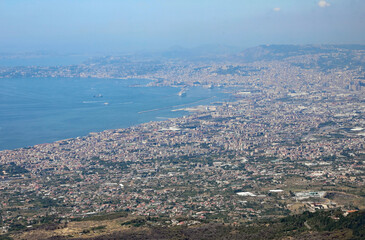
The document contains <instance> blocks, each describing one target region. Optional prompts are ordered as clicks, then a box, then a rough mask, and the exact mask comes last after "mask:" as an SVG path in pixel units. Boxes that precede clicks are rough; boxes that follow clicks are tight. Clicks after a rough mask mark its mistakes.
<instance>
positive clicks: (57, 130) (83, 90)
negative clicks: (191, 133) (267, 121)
mask: <svg viewBox="0 0 365 240" xmlns="http://www.w3.org/2000/svg"><path fill="white" fill-rule="evenodd" d="M148 82H149V80H141V79H129V80H123V79H89V78H88V79H86V78H19V79H0V150H4V149H15V148H21V147H27V146H33V145H36V144H41V143H47V142H54V141H58V140H61V139H67V138H74V137H78V136H85V135H87V134H88V133H90V132H99V131H103V130H106V129H116V128H125V127H130V126H133V125H137V124H140V123H145V122H149V121H161V120H164V119H168V118H174V117H181V116H183V115H186V114H188V113H187V112H184V111H171V110H173V109H177V108H182V107H189V106H195V105H205V104H210V103H212V102H217V101H223V100H225V99H226V98H227V97H228V95H227V94H225V93H223V92H222V91H221V90H220V89H205V88H199V87H195V88H190V89H188V91H187V95H186V97H180V96H178V92H179V91H180V90H181V89H180V88H173V87H145V86H144V85H146V84H147V83H148ZM151 110H152V111H151Z"/></svg>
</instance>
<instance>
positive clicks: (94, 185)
mask: <svg viewBox="0 0 365 240" xmlns="http://www.w3.org/2000/svg"><path fill="white" fill-rule="evenodd" d="M255 50H256V51H257V54H256V55H255V54H253V52H254V51H255ZM263 50H265V51H264V52H265V54H262V52H263ZM250 54H251V55H254V57H252V56H251V55H250ZM260 54H261V55H260ZM364 62H365V50H364V48H363V47H362V46H358V47H357V48H356V47H354V48H350V47H346V46H321V47H313V46H304V47H297V48H295V49H294V50H291V51H287V50H285V51H284V50H283V49H282V48H279V47H277V46H271V47H270V46H263V47H259V48H257V49H251V50H250V51H246V52H244V53H242V54H238V55H234V56H230V57H222V58H221V60H219V61H218V60H216V59H215V60H212V59H198V60H195V61H187V60H185V59H164V60H161V61H157V60H154V59H142V60H141V62H138V61H137V60H136V59H134V58H133V57H131V56H128V57H114V58H112V57H106V58H103V59H98V60H95V61H94V62H90V63H85V64H83V65H80V66H68V67H58V68H49V67H45V68H39V67H29V68H15V69H9V68H3V69H0V76H1V77H6V78H9V77H22V76H34V77H50V76H51V77H100V78H124V79H127V78H136V77H140V78H147V79H152V80H154V81H152V82H151V83H149V86H175V87H179V88H181V89H184V90H185V89H186V91H187V94H189V93H188V88H189V87H193V86H203V87H206V88H212V87H214V88H221V89H222V91H227V92H229V93H230V94H231V95H232V100H231V101H228V102H216V103H215V104H213V105H210V106H198V107H194V108H189V109H174V111H180V110H185V111H189V112H190V114H188V115H187V116H185V117H182V118H175V119H169V120H166V121H161V122H149V123H145V124H141V125H137V126H134V127H130V128H126V129H115V130H106V131H103V132H100V133H90V134H89V135H87V136H84V137H78V138H74V139H66V140H61V141H57V142H54V143H47V144H40V145H36V146H33V147H28V148H22V149H16V150H5V151H1V152H0V170H1V172H0V193H1V197H2V201H1V203H0V204H1V205H0V211H1V218H2V219H1V221H2V222H1V226H2V230H3V232H4V233H5V232H8V231H10V230H11V228H12V227H14V224H15V223H16V224H20V225H22V226H24V227H28V228H30V229H31V228H32V225H34V224H38V223H39V222H41V221H42V219H45V218H47V217H50V216H52V218H53V219H62V220H64V221H69V220H71V219H75V218H83V217H87V216H91V215H95V214H101V213H111V212H119V211H123V212H128V213H129V214H130V215H133V216H147V217H166V219H168V220H166V221H164V222H163V223H159V224H162V225H164V224H165V225H169V226H173V225H194V224H199V223H202V222H207V221H209V222H220V223H229V224H239V223H243V222H250V221H253V220H260V219H270V218H278V217H283V216H286V215H289V214H294V213H301V212H303V211H305V210H309V211H312V212H314V211H316V210H318V209H341V211H343V212H344V213H346V212H348V211H357V210H361V209H364V207H365V197H364V196H365V195H364V194H365V188H364V186H365V174H364V167H365V165H364V161H365V148H364V147H365V105H364V101H365V94H364V92H365V77H364ZM121 81H127V80H121ZM141 114H143V113H141Z"/></svg>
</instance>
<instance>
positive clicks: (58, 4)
mask: <svg viewBox="0 0 365 240" xmlns="http://www.w3.org/2000/svg"><path fill="white" fill-rule="evenodd" d="M364 13H365V0H0V36H1V37H0V51H1V52H13V51H35V50H51V51H57V52H123V51H135V50H151V49H166V48H169V47H171V46H176V45H179V46H183V47H195V46H198V45H205V44H221V45H231V46H237V47H240V48H245V47H250V46H255V45H259V44H279V43H293V44H302V43H365V14H364Z"/></svg>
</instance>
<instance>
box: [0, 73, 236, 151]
mask: <svg viewBox="0 0 365 240" xmlns="http://www.w3.org/2000/svg"><path fill="white" fill-rule="evenodd" d="M45 79H49V78H45ZM2 80H3V79H2ZM55 80H59V79H55ZM66 80H67V81H68V80H71V82H70V83H72V82H73V80H74V81H81V82H86V83H87V82H89V81H93V80H95V79H85V78H80V79H75V78H72V79H64V78H62V79H61V81H66ZM104 80H105V79H96V81H104ZM108 80H111V81H109V83H110V84H111V85H113V84H114V80H119V79H108ZM22 81H26V79H23V80H22ZM36 81H37V79H36ZM141 81H142V84H140V85H139V86H131V84H133V83H134V82H137V83H141ZM151 82H153V80H150V79H133V80H132V81H125V82H117V83H120V84H122V87H124V88H126V91H127V90H129V91H136V90H137V91H140V89H142V90H141V91H142V92H146V91H149V90H150V88H151V89H152V92H153V94H155V95H156V96H159V95H161V94H162V95H163V96H165V98H166V99H168V100H167V101H165V102H164V103H163V104H164V105H165V106H162V107H157V108H154V107H153V106H152V105H153V104H152V105H151V103H148V104H149V105H151V108H150V109H147V110H144V109H143V110H142V111H138V112H137V111H136V110H135V109H133V104H134V105H136V104H138V106H137V107H139V108H141V107H142V105H143V104H144V103H142V100H141V101H139V102H138V103H136V102H135V101H133V99H132V100H130V99H129V100H128V99H126V100H125V101H120V99H119V101H116V100H113V99H111V100H110V99H107V97H108V96H107V95H108V94H103V95H104V96H103V98H101V99H100V101H99V100H98V101H95V100H94V99H93V98H90V99H80V100H78V102H76V104H78V106H77V107H78V108H80V109H81V110H82V109H84V108H85V109H86V110H84V111H88V109H89V108H91V109H94V110H93V111H95V113H94V112H92V114H93V115H95V117H91V116H90V118H96V120H95V122H96V123H95V124H93V123H92V121H94V120H92V121H88V120H84V122H86V123H85V125H88V124H89V125H90V124H92V125H93V126H94V127H93V128H92V129H91V128H90V130H88V131H83V132H81V131H79V129H77V130H78V132H76V133H75V134H72V130H70V129H64V130H63V131H62V134H63V136H64V137H62V136H61V137H57V136H55V134H54V132H51V134H53V136H50V137H48V138H45V140H39V139H38V136H37V135H34V136H35V137H34V139H35V141H34V144H32V143H30V144H23V145H21V144H18V145H17V146H15V147H6V145H4V144H3V145H2V144H1V142H3V143H4V142H5V141H6V140H5V138H6V137H7V136H10V135H12V136H15V135H16V134H13V133H12V132H11V133H8V134H5V133H6V127H5V129H4V128H2V129H1V131H2V136H4V137H3V141H0V145H2V146H5V147H4V149H1V150H0V151H6V150H10V151H11V150H17V149H22V148H27V147H32V146H35V145H39V144H45V143H53V142H56V141H62V140H63V139H69V138H77V137H80V136H81V137H82V136H86V135H88V134H89V133H90V132H102V131H105V130H108V129H120V128H128V127H133V126H137V125H139V124H143V123H147V122H151V121H163V120H165V119H171V118H179V117H183V116H187V115H189V114H191V112H190V111H189V110H188V109H189V108H190V107H195V106H196V105H197V104H199V103H204V105H210V104H212V100H216V99H227V97H228V96H229V95H228V94H227V93H225V92H223V91H222V89H219V91H218V90H215V91H214V92H211V90H208V89H205V88H199V87H195V88H191V90H189V91H192V93H191V94H189V96H188V97H184V98H181V97H178V96H177V95H175V93H174V92H175V91H176V90H177V89H176V88H175V87H160V86H153V87H149V86H147V85H148V84H149V83H151ZM142 85H143V86H142ZM119 87H120V86H119ZM194 91H197V92H198V93H201V92H203V93H205V96H194V94H195V93H194ZM160 92H161V93H160ZM215 93H218V96H217V94H215ZM66 94H69V93H66ZM95 94H98V92H95ZM95 94H89V95H93V96H94V95H95ZM196 95H199V94H196ZM142 97H144V96H142ZM145 98H147V100H150V99H148V96H147V97H145ZM151 98H152V97H151ZM170 99H172V100H173V101H175V103H177V104H173V102H170V101H169V100H170ZM61 101H64V99H62V100H61ZM181 101H182V102H181ZM85 102H87V103H88V104H85ZM105 102H108V103H110V104H108V105H105V104H104V103H105ZM121 102H123V103H125V102H128V103H129V104H121ZM147 102H148V101H147ZM152 102H153V101H152ZM179 102H180V103H179ZM73 104H74V103H73ZM80 104H81V105H80ZM82 104H83V105H85V106H83V105H82ZM157 104H158V103H157ZM166 104H173V105H167V106H166ZM86 105H87V106H86ZM155 106H156V104H155ZM72 107H73V106H71V112H65V113H64V114H66V115H67V114H69V115H72V116H70V117H69V118H70V120H69V121H68V120H67V119H66V120H63V121H68V122H66V124H68V125H69V124H71V123H70V122H71V121H75V120H76V119H77V118H78V119H79V118H80V116H79V115H81V114H84V113H80V114H78V113H72ZM144 108H145V107H144ZM176 108H179V109H176ZM123 109H132V110H133V111H134V112H135V113H133V114H134V117H135V120H134V121H133V119H132V116H130V115H131V114H130V113H129V112H128V111H129V110H123ZM53 110H54V109H53ZM53 110H52V111H53ZM56 110H57V109H56ZM56 110H55V111H56ZM132 110H131V111H132ZM90 111H91V110H90ZM98 111H99V112H100V111H101V112H100V114H98V115H96V112H98ZM121 111H125V113H124V114H123V113H121ZM113 112H115V113H113ZM39 114H40V113H39ZM108 114H109V115H108ZM133 114H132V115H133ZM124 115H125V116H124ZM137 115H138V116H137ZM3 116H4V114H3ZM126 117H127V118H128V117H129V119H128V120H126V119H125V118H126ZM107 118H112V119H113V120H111V123H112V124H111V125H113V126H111V127H108V126H107V127H97V123H98V122H104V121H105V120H107ZM73 119H75V120H73ZM118 119H121V121H118ZM0 120H1V119H0ZM51 120H54V119H51ZM39 121H42V119H40V120H39ZM44 121H45V120H44ZM78 121H82V119H81V120H78ZM107 121H108V120H107ZM0 124H1V121H0ZM31 124H33V125H36V123H35V121H33V120H32V122H31ZM76 124H79V123H76ZM103 124H104V123H103ZM2 125H5V126H6V124H4V123H2ZM24 125H27V124H26V123H25V124H23V128H25V127H27V126H25V127H24ZM13 126H14V127H13V129H15V131H18V130H17V129H16V125H15V123H14V124H13ZM95 126H96V127H95ZM104 126H105V125H104ZM31 127H32V126H29V128H31ZM47 127H48V128H50V129H53V128H52V126H51V125H41V123H39V124H38V126H36V127H33V129H31V130H32V131H35V134H38V133H37V131H40V132H41V134H43V135H45V134H46V133H47ZM82 127H83V126H82ZM64 128H67V127H66V126H65V127H64ZM37 129H39V130H37ZM19 131H20V130H19ZM8 132H9V131H8ZM21 134H22V135H25V136H26V135H27V133H26V132H25V133H24V132H21ZM29 135H30V134H28V139H26V140H27V141H28V142H32V141H33V140H32V139H31V138H32V137H33V136H29ZM19 136H20V135H19ZM14 139H15V137H13V139H11V140H9V141H14ZM21 140H22V141H24V142H25V140H23V139H21ZM6 144H8V143H6ZM8 145H11V144H8ZM13 145H15V144H13Z"/></svg>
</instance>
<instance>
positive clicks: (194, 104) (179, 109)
mask: <svg viewBox="0 0 365 240" xmlns="http://www.w3.org/2000/svg"><path fill="white" fill-rule="evenodd" d="M46 79H47V78H46ZM70 79H71V80H72V78H70ZM83 79H84V78H83ZM131 79H132V78H131ZM135 80H137V81H139V80H141V81H149V82H153V80H152V81H151V80H150V79H140V78H138V79H135ZM146 84H148V83H146ZM143 85H144V84H143ZM129 87H131V86H130V85H129V84H128V88H129ZM144 87H148V86H146V85H144ZM131 88H133V87H131ZM153 88H161V87H160V86H153ZM218 92H219V93H222V94H225V95H226V96H224V97H223V99H225V100H226V101H227V100H228V99H229V95H228V94H227V93H226V92H223V91H222V90H220V91H218ZM220 97H221V98H222V96H220ZM216 98H219V97H218V96H217V95H214V96H210V97H205V98H203V99H199V100H196V101H193V102H188V103H183V104H177V105H172V106H167V107H161V108H155V109H149V110H144V111H139V112H137V113H136V114H138V115H142V114H144V113H151V112H158V111H163V110H168V109H171V110H170V111H168V112H171V113H176V112H183V111H184V112H185V113H184V114H182V115H181V114H179V113H177V114H173V115H174V116H173V117H171V116H168V115H167V116H163V115H164V114H163V113H162V115H161V116H162V117H161V116H155V117H153V119H152V120H150V119H144V121H143V122H139V121H138V119H136V121H134V123H133V124H127V126H124V127H123V126H121V127H111V128H103V129H100V130H97V129H96V130H90V131H87V132H86V133H84V134H79V135H74V136H67V137H65V138H64V137H61V138H58V139H56V140H51V141H47V140H46V141H43V142H39V143H35V144H29V145H24V146H19V147H15V148H5V149H0V152H4V151H17V150H21V149H27V148H32V147H34V146H38V145H43V144H53V143H56V142H59V141H65V140H70V139H76V138H82V137H86V136H88V135H89V134H90V133H101V132H103V131H108V130H115V129H127V128H130V127H136V126H139V125H141V124H145V123H149V122H161V121H165V120H169V119H176V118H182V117H185V116H188V115H190V114H192V113H193V112H194V111H190V110H188V108H196V107H198V105H197V104H198V103H201V102H204V101H209V100H213V99H216ZM223 99H221V100H223ZM213 103H214V101H213V102H209V103H206V105H207V106H211V105H212V104H213ZM4 136H5V135H4Z"/></svg>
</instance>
